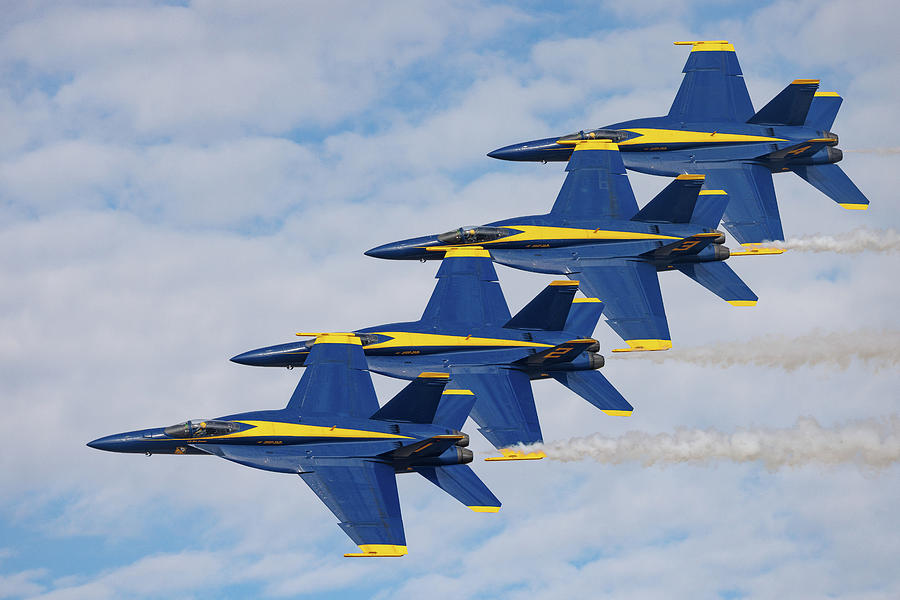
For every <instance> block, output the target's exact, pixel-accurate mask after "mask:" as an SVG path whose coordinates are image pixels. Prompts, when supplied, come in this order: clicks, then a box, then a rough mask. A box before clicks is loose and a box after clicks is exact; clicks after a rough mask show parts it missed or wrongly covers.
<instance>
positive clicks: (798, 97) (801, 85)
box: [747, 79, 819, 125]
mask: <svg viewBox="0 0 900 600" xmlns="http://www.w3.org/2000/svg"><path fill="white" fill-rule="evenodd" d="M817 89H819V80H818V79H795V80H794V81H792V82H791V84H790V85H788V86H787V87H786V88H784V89H783V90H781V92H779V94H778V95H777V96H775V97H774V98H772V99H771V100H770V101H769V103H768V104H766V105H765V106H763V107H762V108H761V109H759V110H758V111H757V112H756V114H755V115H753V116H752V117H750V118H749V119H748V120H747V122H748V123H754V124H756V125H803V123H805V122H806V115H807V114H808V113H809V107H810V103H812V99H813V95H814V94H815V93H816V90H817Z"/></svg>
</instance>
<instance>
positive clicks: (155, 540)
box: [0, 0, 900, 600]
mask: <svg viewBox="0 0 900 600" xmlns="http://www.w3.org/2000/svg"><path fill="white" fill-rule="evenodd" d="M548 6H551V5H548V4H547V3H544V2H526V3H492V2H475V1H472V2H457V3H446V4H445V3H419V2H408V3H398V2H386V3H371V4H361V3H356V2H331V3H327V5H326V4H312V3H310V4H305V3H282V2H272V3H266V4H262V5H250V4H245V3H238V2H212V1H209V2H189V3H158V4H154V3H140V2H84V3H81V2H64V3H63V2H34V3H28V4H27V5H17V6H16V7H13V8H10V7H7V8H10V9H9V11H8V12H7V17H6V18H5V19H3V21H2V23H0V131H3V135H2V136H0V289H3V290H4V293H3V295H2V296H0V398H2V402H3V407H4V409H5V420H4V422H5V423H6V424H7V427H6V428H5V434H4V436H3V441H2V446H0V465H2V469H0V598H32V597H37V598H54V599H61V598H67V599H68V598H71V599H77V598H91V599H92V600H96V599H102V598H120V597H134V598H143V597H146V598H156V597H163V596H167V597H168V596H172V595H173V594H177V595H178V596H180V597H186V598H192V597H198V598H199V597H208V596H209V595H210V594H213V595H215V596H216V597H225V598H242V597H248V596H253V597H266V598H268V597H271V598H294V597H300V598H306V597H309V598H344V597H348V596H351V597H375V598H389V597H395V596H398V595H402V596H413V595H421V596H427V597H430V598H445V597H446V598H451V597H452V598H455V599H456V598H476V597H480V598H484V597H496V598H509V599H518V598H529V599H532V598H559V597H573V596H592V597H622V596H627V597H631V598H659V597H674V598H682V597H684V598H686V597H692V598H693V597H704V598H706V597H712V598H715V597H720V598H771V597H788V596H789V597H795V598H821V597H826V596H840V597H842V598H860V599H862V598H865V599H867V600H868V599H877V598H896V597H898V596H900V578H898V576H897V573H896V565H895V564H894V562H895V557H896V556H898V555H900V542H898V540H897V536H896V531H897V530H898V527H900V522H898V517H897V514H896V510H895V509H896V506H897V503H898V500H900V484H898V477H897V476H898V467H897V466H896V465H894V466H891V467H888V468H885V469H882V470H878V471H872V470H865V469H860V468H858V467H856V466H854V465H840V466H836V467H821V466H803V467H793V468H786V469H781V470H774V471H773V470H767V469H766V468H765V467H764V466H762V465H760V464H756V463H743V464H731V463H724V462H723V463H715V464H713V465H711V466H690V465H679V466H671V467H663V466H652V467H645V466H642V465H641V464H640V463H625V464H621V465H602V464H598V463H593V462H573V463H561V462H553V461H549V460H544V461H539V462H528V463H521V464H502V463H501V464H498V463H485V462H481V461H480V460H476V463H475V465H474V467H475V469H476V471H477V472H478V473H479V475H480V476H481V477H482V478H483V479H484V480H485V481H486V483H488V485H489V486H490V487H491V489H492V490H493V491H494V492H495V494H496V495H497V496H498V497H499V498H500V499H501V500H502V501H503V503H504V507H503V510H502V511H501V512H500V513H499V514H497V515H484V514H474V513H471V512H470V511H467V510H466V509H465V508H463V507H460V506H459V505H458V504H457V503H455V502H454V501H453V500H452V499H451V498H449V497H448V496H445V495H442V494H440V493H439V492H437V490H435V489H434V488H433V486H431V485H430V484H429V483H428V482H425V481H424V480H421V481H420V480H419V479H410V478H408V477H401V478H400V480H399V487H400V494H401V504H402V507H403V511H404V521H405V524H406V531H407V539H408V543H409V548H410V554H409V556H407V557H405V558H403V559H402V560H396V561H394V560H385V561H352V560H347V559H344V558H342V554H343V553H344V552H347V551H350V550H352V549H353V546H352V544H351V543H350V542H349V540H348V539H347V538H346V537H345V536H344V535H343V533H342V532H341V531H340V529H339V528H338V527H337V526H336V524H335V519H334V517H333V516H332V515H331V514H330V513H329V512H328V511H327V509H326V508H325V507H324V506H323V505H321V503H319V501H318V500H317V499H316V498H315V496H314V495H313V494H312V492H310V491H309V490H308V489H307V488H306V486H305V485H303V484H302V483H301V482H300V481H297V480H296V479H295V478H292V477H290V476H286V475H276V474H269V473H263V472H260V471H255V470H251V469H244V468H241V467H239V466H237V465H234V464H230V463H226V462H225V461H216V460H213V459H203V458H200V457H166V456H154V457H150V458H146V457H143V456H120V455H113V454H108V453H101V452H97V451H93V450H91V449H88V448H86V447H85V446H84V444H85V443H86V442H87V441H89V440H91V439H94V438H96V437H99V436H101V435H105V434H108V433H113V432H117V431H125V430H129V429H136V428H139V427H145V426H155V425H167V424H171V423H175V422H179V421H182V420H185V419H189V418H197V417H201V418H202V417H210V416H214V415H219V414H228V413H230V412H236V411H240V410H253V409H262V408H274V407H280V406H283V405H284V404H285V403H286V401H287V398H288V396H289V395H290V393H291V390H292V389H293V386H294V385H295V384H296V380H297V378H298V377H299V372H298V371H291V372H289V371H286V370H266V369H253V368H248V367H241V366H238V365H235V364H232V363H229V362H228V360H227V359H228V358H229V357H230V356H233V355H235V354H237V353H239V352H242V351H244V350H247V349H250V348H254V347H259V346H262V345H267V344H274V343H280V342H286V341H290V340H291V338H292V336H293V332H295V331H301V330H310V329H312V330H339V331H346V330H347V328H357V327H362V326H366V325H370V324H376V323H384V322H392V321H400V320H408V319H411V318H415V317H416V316H417V315H418V314H420V311H421V310H422V308H423V307H424V305H425V303H426V300H427V297H428V294H429V293H430V291H431V288H432V286H433V276H434V273H435V271H436V265H433V264H425V265H422V264H419V263H415V264H407V263H392V262H388V261H376V260H374V259H370V258H367V257H365V256H363V255H362V252H363V251H364V250H366V249H368V248H371V247H373V246H375V245H378V244H381V243H384V242H387V241H391V240H395V239H401V238H406V237H410V236H413V235H419V234H421V233H424V232H427V231H443V230H447V229H450V228H452V227H455V226H458V225H461V224H464V223H481V222H488V221H491V220H495V219H500V218H504V217H508V216H512V215H519V214H531V213H538V212H541V211H543V210H546V208H547V207H548V206H549V205H550V203H551V202H552V200H553V198H555V195H556V192H557V191H558V189H559V186H560V185H561V183H562V180H563V177H564V171H563V168H562V166H561V165H559V164H556V165H553V164H551V165H539V164H514V163H503V162H500V161H494V160H491V159H488V158H486V157H485V154H486V153H487V152H489V151H490V150H492V149H494V148H497V147H499V146H502V145H506V144H509V143H513V142H517V141H523V140H526V139H533V138H537V137H544V136H547V135H551V134H555V133H564V132H568V131H575V130H578V129H582V128H586V127H596V126H601V125H604V124H607V123H612V122H616V121H621V120H624V119H628V118H634V117H640V116H653V115H657V114H663V113H665V112H666V111H667V110H668V106H669V104H670V103H671V100H672V98H673V96H674V93H675V90H676V89H677V86H678V83H679V81H680V78H681V68H682V67H683V64H684V60H685V58H686V54H687V52H686V50H685V49H684V48H681V47H676V46H673V45H672V42H673V41H675V40H681V39H728V40H730V41H731V42H733V43H734V44H735V46H736V48H737V51H738V56H739V59H740V61H741V65H742V68H743V70H744V73H745V77H746V80H747V83H748V88H749V91H750V95H751V97H752V99H753V101H754V105H755V106H756V107H757V108H758V107H760V106H762V105H763V104H764V103H765V102H766V101H768V99H769V98H771V97H772V96H773V95H774V94H776V93H777V92H778V91H779V90H781V89H782V88H783V87H784V85H786V84H787V83H788V82H789V81H791V80H792V79H795V78H807V77H819V78H821V80H822V87H821V89H822V90H826V91H830V90H834V91H838V92H840V93H841V94H842V95H843V96H844V99H845V101H844V105H843V107H842V110H841V113H840V115H839V116H838V119H837V121H836V123H835V127H834V129H835V131H836V132H837V133H838V134H839V135H840V136H841V147H842V148H843V149H844V150H845V152H846V154H845V160H844V162H843V163H842V167H843V168H844V169H845V170H846V171H847V172H848V174H850V176H851V177H852V178H853V179H854V180H855V181H856V182H857V184H858V185H859V187H860V188H861V189H862V190H863V191H864V192H865V193H866V194H867V196H868V197H869V199H870V200H871V202H872V208H871V209H870V210H869V211H867V212H865V213H861V212H856V211H844V210H841V209H840V208H838V207H837V206H835V205H834V203H833V202H831V201H830V200H829V199H827V198H825V197H824V196H822V195H821V194H819V193H818V192H817V191H815V190H814V189H813V188H811V187H810V186H808V185H806V184H805V183H804V182H802V181H801V180H799V178H796V177H794V176H792V175H790V174H785V175H779V176H777V177H776V178H775V183H776V188H777V192H778V196H779V200H780V205H781V210H782V215H783V220H784V226H785V232H786V234H787V235H788V237H791V236H803V235H812V234H816V233H828V234H840V233H844V232H849V231H851V230H853V229H855V228H858V227H866V228H876V229H886V228H894V229H898V228H900V211H898V209H897V206H896V202H895V195H896V194H895V192H894V190H895V189H896V184H897V175H896V173H897V160H898V158H897V156H898V154H897V149H896V139H897V138H898V134H900V131H898V118H897V117H898V114H897V97H898V92H900V90H898V85H900V84H898V81H900V58H898V57H900V51H898V50H900V48H898V44H900V42H898V41H897V38H896V36H895V35H894V24H895V23H896V22H897V16H898V15H897V11H898V9H897V8H896V7H895V6H894V4H893V3H889V2H870V3H852V4H851V3H845V2H838V1H816V2H812V1H800V2H787V1H783V2H779V1H774V2H763V3H753V4H751V3H746V2H740V3H738V2H734V3H729V2H726V3H721V2H687V1H682V2H679V1H674V2H672V1H667V2H662V1H656V0H650V1H647V2H630V3H621V2H609V3H604V2H599V3H594V2H555V3H553V4H552V8H548ZM872 149H877V150H879V152H870V151H869V150H872ZM852 150H856V151H857V152H851V151H852ZM631 179H632V185H633V186H634V188H635V192H636V196H637V198H638V202H639V203H641V204H643V203H644V202H646V201H647V200H648V199H649V198H651V197H652V196H653V195H654V194H655V193H657V192H658V191H659V190H660V189H662V188H663V187H664V185H665V183H666V182H665V180H663V179H660V178H653V177H649V176H643V175H638V174H634V175H632V176H631ZM730 264H731V265H732V267H733V268H734V269H735V270H736V271H737V272H739V273H740V274H741V276H742V277H743V278H744V279H745V281H747V282H748V284H749V285H750V286H751V288H753V289H754V291H755V292H756V293H757V294H758V295H759V296H760V303H759V305H758V306H756V307H754V308H753V309H743V310H742V309H735V308H733V307H731V306H729V305H727V304H725V303H722V302H720V301H719V300H718V299H716V298H714V297H713V296H711V295H710V294H708V293H707V292H706V291H705V290H702V289H700V288H699V287H698V286H696V285H695V284H693V283H691V282H690V281H688V280H687V279H686V278H678V277H676V276H665V275H664V276H663V277H662V288H663V295H664V299H665V302H666V306H667V311H668V314H669V319H670V325H671V329H672V335H673V339H674V340H675V342H676V346H682V347H685V348H702V347H707V346H716V347H728V348H732V349H734V348H738V349H740V348H746V349H747V351H748V352H761V351H762V352H764V351H765V350H766V345H765V344H766V342H765V340H766V339H771V336H781V338H782V339H784V340H787V342H788V343H789V342H790V340H792V339H799V338H803V339H807V340H808V339H809V337H808V336H810V335H813V336H815V335H818V334H821V335H822V336H825V335H826V334H832V333H839V334H841V336H843V337H844V338H846V339H848V340H852V341H854V342H857V343H858V342H859V341H860V340H866V339H873V338H877V337H878V335H879V333H892V332H893V333H896V331H897V330H898V319H897V315H896V299H897V296H898V284H897V281H896V277H894V276H893V275H892V274H893V273H896V271H897V257H896V254H875V253H862V254H854V255H842V254H828V253H826V254H811V253H801V252H789V253H787V254H785V255H782V256H780V257H771V258H769V257H766V258H747V259H744V260H743V261H738V260H737V259H735V260H733V261H731V263H730ZM498 272H499V275H500V278H501V283H502V284H503V286H504V291H505V293H506V296H507V299H508V301H509V303H510V306H511V308H512V310H514V311H515V310H517V309H518V308H519V307H521V306H522V305H524V304H525V303H526V301H527V300H528V299H530V298H531V297H532V296H533V295H534V294H535V293H536V292H537V291H538V290H539V289H541V288H542V287H543V286H544V285H546V282H547V278H546V277H545V276H541V275H536V274H529V273H522V272H518V271H513V270H511V269H506V268H499V267H498ZM872 332H875V333H872ZM596 336H597V338H598V339H599V340H600V341H601V343H602V344H603V347H604V348H605V349H609V348H611V347H617V346H615V344H618V343H620V342H619V341H618V340H617V338H616V337H615V336H614V334H612V332H611V331H610V330H609V328H608V327H606V326H604V325H602V324H601V325H600V326H599V327H598V329H597V331H596ZM766 336H770V337H769V338H767V337H766ZM804 336H806V337H804ZM867 336H868V337H867ZM839 337H840V336H839ZM823 339H825V338H824V337H823ZM827 339H828V340H829V342H828V343H829V344H834V352H835V353H836V354H838V355H845V356H846V359H845V360H842V361H839V364H838V365H837V366H835V365H833V364H828V365H819V366H816V365H812V366H804V367H801V368H797V369H793V370H786V369H780V368H771V367H761V366H756V365H753V364H744V365H738V366H734V367H730V368H720V367H714V366H706V367H701V366H694V365H691V364H685V363H683V362H677V361H674V360H673V361H662V362H656V361H643V360H637V359H632V360H616V359H614V358H610V359H609V360H608V363H607V366H606V367H605V369H604V372H605V374H606V375H607V377H608V378H610V380H611V381H613V383H614V384H615V385H616V386H617V387H618V388H619V389H620V390H621V391H622V393H623V394H624V395H625V396H626V398H628V399H629V401H630V402H631V403H632V404H633V405H634V406H635V408H636V411H635V414H634V416H633V417H631V418H629V419H615V418H611V417H607V416H605V415H603V414H601V413H598V412H597V411H595V410H594V409H593V408H592V407H590V406H589V405H588V404H587V403H585V402H583V401H582V400H581V399H580V398H578V397H576V396H574V395H572V394H570V393H569V392H568V391H565V390H564V389H563V388H561V387H560V386H558V385H557V386H555V385H553V384H549V383H540V382H538V383H536V384H535V395H536V400H537V405H538V411H539V414H540V417H541V421H542V425H543V429H544V436H545V439H547V440H548V441H550V440H566V439H568V438H570V437H573V436H584V435H589V434H591V433H594V432H602V433H605V434H607V435H612V436H615V435H619V434H623V433H625V432H627V431H629V430H640V431H646V432H651V433H657V432H659V433H665V432H671V431H673V430H676V429H677V428H679V427H685V428H715V429H716V430H720V431H725V432H731V431H735V430H736V429H738V428H740V427H751V426H760V427H787V428H790V427H792V426H793V425H794V424H795V423H796V421H797V419H798V418H800V417H804V416H812V417H814V418H816V419H817V420H818V421H819V422H820V423H822V424H823V425H824V426H835V425H841V424H843V423H846V422H848V421H849V420H851V419H857V418H886V417H889V416H891V415H896V414H897V412H898V397H897V392H896V389H897V384H898V381H897V374H896V360H894V362H893V363H890V365H889V367H888V368H881V369H878V368H876V366H874V365H872V364H871V363H867V362H865V361H862V360H860V359H858V358H855V357H854V355H852V354H848V353H847V349H846V348H844V347H842V346H841V345H840V343H835V342H834V341H833V338H827ZM895 358H896V357H895ZM892 366H893V368H892ZM400 387H401V383H400V382H396V381H392V380H388V379H384V378H377V380H376V388H377V389H378V391H379V392H380V394H381V397H382V398H385V397H387V396H388V395H389V394H391V393H392V392H394V391H396V390H398V389H399V388H400ZM467 429H468V430H469V431H470V432H471V433H472V438H473V449H474V450H475V451H476V455H477V456H485V455H487V454H489V453H490V452H491V448H490V447H489V445H488V444H487V443H486V442H485V441H484V440H483V439H481V438H480V437H479V436H478V434H477V433H476V432H475V431H474V429H475V428H474V426H473V424H472V423H471V422H470V423H469V425H468V427H467Z"/></svg>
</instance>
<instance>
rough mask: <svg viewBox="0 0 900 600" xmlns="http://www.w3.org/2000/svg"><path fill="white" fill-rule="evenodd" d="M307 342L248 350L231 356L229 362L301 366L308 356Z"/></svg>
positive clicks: (261, 365)
mask: <svg viewBox="0 0 900 600" xmlns="http://www.w3.org/2000/svg"><path fill="white" fill-rule="evenodd" d="M306 344H307V342H291V343H289V344H278V345H277V346H266V347H265V348H257V349H256V350H250V351H248V352H244V353H242V354H238V355H237V356H233V357H232V358H231V362H236V363H238V364H240V365H250V366H251V367H302V366H303V365H304V363H306V357H307V356H309V347H308V346H307V345H306Z"/></svg>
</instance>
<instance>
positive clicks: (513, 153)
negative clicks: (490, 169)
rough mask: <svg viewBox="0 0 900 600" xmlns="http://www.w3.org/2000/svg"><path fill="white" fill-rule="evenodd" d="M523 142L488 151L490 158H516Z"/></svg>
mask: <svg viewBox="0 0 900 600" xmlns="http://www.w3.org/2000/svg"><path fill="white" fill-rule="evenodd" d="M522 146H523V144H512V145H511V146H503V147H502V148H497V149H496V150H493V151H491V152H488V156H489V157H490V158H499V159H500V160H516V157H517V156H518V155H519V153H520V152H521V151H522Z"/></svg>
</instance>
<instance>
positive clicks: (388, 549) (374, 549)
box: [344, 544, 407, 557]
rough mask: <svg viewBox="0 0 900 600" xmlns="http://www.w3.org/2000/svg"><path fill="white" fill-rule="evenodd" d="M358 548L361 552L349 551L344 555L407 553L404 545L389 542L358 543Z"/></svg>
mask: <svg viewBox="0 0 900 600" xmlns="http://www.w3.org/2000/svg"><path fill="white" fill-rule="evenodd" d="M359 549H360V550H362V552H351V553H348V554H345V555H344V556H348V557H357V556H405V555H406V554H407V552H406V546H394V545H391V544H360V546H359Z"/></svg>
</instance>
